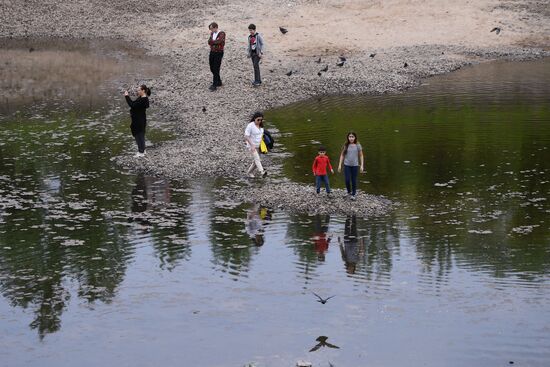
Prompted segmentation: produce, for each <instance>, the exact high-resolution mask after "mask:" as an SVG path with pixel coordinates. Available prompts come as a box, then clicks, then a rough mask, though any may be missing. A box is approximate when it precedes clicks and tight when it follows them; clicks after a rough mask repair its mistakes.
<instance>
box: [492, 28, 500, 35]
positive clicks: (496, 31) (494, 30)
mask: <svg viewBox="0 0 550 367" xmlns="http://www.w3.org/2000/svg"><path fill="white" fill-rule="evenodd" d="M501 30H502V29H501V28H500V27H495V28H493V29H491V32H495V33H496V34H499V33H500V31H501Z"/></svg>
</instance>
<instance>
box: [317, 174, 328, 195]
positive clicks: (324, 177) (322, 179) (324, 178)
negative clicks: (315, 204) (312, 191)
mask: <svg viewBox="0 0 550 367" xmlns="http://www.w3.org/2000/svg"><path fill="white" fill-rule="evenodd" d="M321 182H324V183H325V190H326V191H327V193H330V185H329V183H328V175H322V176H315V187H316V189H317V193H320V192H321Z"/></svg>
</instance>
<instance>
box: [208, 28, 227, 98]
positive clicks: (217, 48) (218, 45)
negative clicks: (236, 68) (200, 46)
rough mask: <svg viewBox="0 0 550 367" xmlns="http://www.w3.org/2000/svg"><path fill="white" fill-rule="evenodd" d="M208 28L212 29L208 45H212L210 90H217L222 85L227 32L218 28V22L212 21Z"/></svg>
mask: <svg viewBox="0 0 550 367" xmlns="http://www.w3.org/2000/svg"><path fill="white" fill-rule="evenodd" d="M208 29H209V30H210V37H209V38H208V45H209V46H210V54H209V56H208V63H209V64H210V71H211V72H212V85H211V86H210V90H211V91H215V90H216V89H217V88H218V87H221V86H222V79H221V77H220V68H221V66H222V59H223V49H224V47H225V32H224V31H220V30H218V23H216V22H213V23H210V25H209V26H208Z"/></svg>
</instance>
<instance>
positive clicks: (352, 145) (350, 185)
mask: <svg viewBox="0 0 550 367" xmlns="http://www.w3.org/2000/svg"><path fill="white" fill-rule="evenodd" d="M363 160H364V158H363V148H362V147H361V144H359V141H358V140H357V134H356V133H354V132H353V131H350V132H349V133H348V135H347V138H346V143H345V144H344V146H343V147H342V152H341V153H340V162H339V163H338V172H342V163H343V164H344V178H345V181H346V190H347V191H348V193H347V195H345V197H349V198H350V199H351V200H355V199H356V196H355V195H356V194H357V176H358V175H359V172H363V163H364V162H363Z"/></svg>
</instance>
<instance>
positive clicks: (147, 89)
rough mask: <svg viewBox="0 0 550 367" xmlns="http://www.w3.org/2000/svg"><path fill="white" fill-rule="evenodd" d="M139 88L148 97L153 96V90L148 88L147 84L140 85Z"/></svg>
mask: <svg viewBox="0 0 550 367" xmlns="http://www.w3.org/2000/svg"><path fill="white" fill-rule="evenodd" d="M139 88H140V89H141V90H142V91H144V92H145V94H146V95H147V96H150V95H151V88H147V86H146V85H145V84H142V85H140V86H139Z"/></svg>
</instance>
